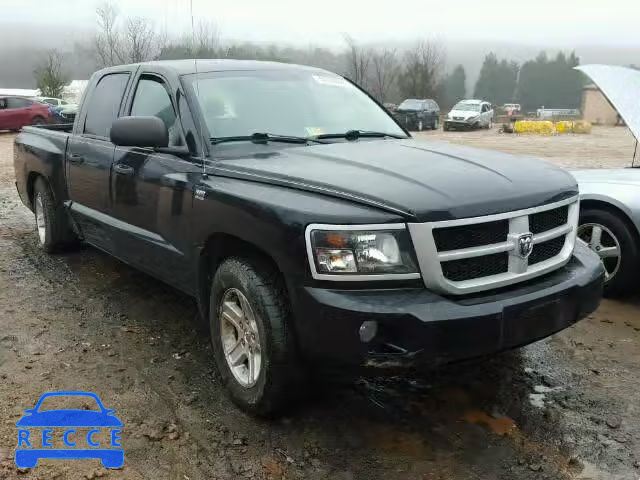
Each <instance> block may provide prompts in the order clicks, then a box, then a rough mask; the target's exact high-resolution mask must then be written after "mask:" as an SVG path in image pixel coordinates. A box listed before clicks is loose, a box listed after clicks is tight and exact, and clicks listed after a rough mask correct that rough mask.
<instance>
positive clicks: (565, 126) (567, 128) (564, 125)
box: [556, 120, 574, 134]
mask: <svg viewBox="0 0 640 480" xmlns="http://www.w3.org/2000/svg"><path fill="white" fill-rule="evenodd" d="M573 124H574V122H572V121H569V120H562V121H560V122H556V133H560V134H562V133H573Z"/></svg>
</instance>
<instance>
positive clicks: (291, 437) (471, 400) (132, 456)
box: [0, 129, 640, 480]
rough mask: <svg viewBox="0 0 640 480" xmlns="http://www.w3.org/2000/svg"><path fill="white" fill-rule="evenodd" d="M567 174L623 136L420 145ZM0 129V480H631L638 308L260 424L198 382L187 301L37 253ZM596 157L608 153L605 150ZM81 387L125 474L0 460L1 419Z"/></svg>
mask: <svg viewBox="0 0 640 480" xmlns="http://www.w3.org/2000/svg"><path fill="white" fill-rule="evenodd" d="M420 136H421V137H425V138H432V137H433V138H436V137H437V138H441V139H447V140H451V141H455V142H462V143H468V144H471V145H476V146H480V147H491V148H497V149H502V150H506V151H510V152H521V153H531V154H535V155H538V156H543V157H546V158H548V159H551V160H552V161H557V162H559V163H562V164H564V165H570V166H591V167H600V166H604V165H610V166H623V165H627V164H628V163H629V160H630V156H631V152H630V151H629V150H630V149H631V148H632V141H631V138H630V136H629V135H628V134H627V133H626V131H625V130H624V129H595V130H594V133H593V134H592V135H589V136H580V137H578V136H575V137H574V136H567V137H549V138H534V137H516V136H507V135H499V134H497V132H495V131H492V132H486V131H484V132H470V133H466V132H465V133H446V134H445V133H443V132H428V133H424V134H421V135H420ZM12 140H13V136H12V135H9V134H0V478H20V479H32V478H33V479H35V478H39V479H50V478H55V479H67V478H68V479H77V478H97V477H101V476H106V478H112V479H125V478H126V479H141V478H145V479H147V478H148V479H165V478H166V479H179V480H195V479H214V478H218V479H235V478H255V479H281V478H282V479H302V478H308V479H325V478H330V479H337V480H340V479H344V480H348V479H367V480H377V479H385V480H388V479H394V480H395V479H399V480H403V479H419V480H444V479H474V480H476V479H483V480H485V479H486V480H495V479H504V480H506V479H510V480H511V479H517V480H524V479H573V478H576V479H593V480H596V479H603V480H604V479H607V480H610V479H614V480H616V479H632V478H633V479H635V478H637V477H638V475H639V470H638V467H640V463H639V462H640V451H639V450H638V448H639V447H640V441H639V438H640V437H639V434H640V421H639V420H638V418H640V387H638V385H639V384H640V382H639V380H640V371H639V370H638V359H639V358H640V347H639V340H640V315H639V314H638V313H639V312H640V299H638V298H634V299H628V300H626V301H624V302H619V301H609V300H607V301H604V302H603V304H602V306H601V308H600V309H599V310H598V312H597V313H596V314H594V315H592V316H591V317H590V318H588V319H585V320H584V321H582V322H580V323H579V324H577V325H575V326H574V327H572V328H570V329H568V330H566V331H564V332H562V333H561V334H558V335H555V336H553V337H551V338H549V339H546V340H544V341H541V342H538V343H536V344H534V345H531V346H529V347H526V348H524V349H522V350H520V351H517V352H510V353H507V354H504V355H500V356H498V357H496V358H493V359H491V360H487V361H484V362H479V363H473V364H463V365H457V366H453V367H449V368H446V369H441V370H439V371H438V372H436V373H431V374H427V373H425V374H423V375H422V376H420V377H415V378H396V379H388V380H384V381H382V380H376V379H371V378H360V379H358V380H357V381H354V382H342V383H339V384H337V383H335V382H334V383H330V382H328V381H322V380H321V379H315V378H314V379H311V381H310V385H311V389H310V394H309V395H308V396H309V397H310V398H309V400H308V402H307V403H306V404H304V405H301V406H300V407H298V408H297V409H295V410H292V411H291V412H290V414H289V415H288V416H286V417H284V418H282V419H279V420H276V421H272V422H267V421H259V420H255V419H252V418H249V417H247V416H245V415H243V414H242V413H240V412H238V411H237V410H236V409H235V408H234V407H233V406H232V405H231V403H230V402H229V401H228V400H227V399H226V397H225V396H224V392H223V391H222V388H221V387H220V386H219V384H218V383H217V380H216V375H215V372H214V367H213V362H212V358H211V350H210V347H209V343H208V340H207V338H206V331H205V329H204V328H203V327H202V326H201V324H200V322H199V320H198V319H197V315H196V308H195V305H194V303H193V301H192V300H191V299H190V298H188V297H186V296H184V295H182V294H180V293H178V292H176V291H174V290H172V289H171V288H169V287H167V286H165V285H163V284H162V283H160V282H158V281H156V280H154V279H152V278H150V277H147V276H146V275H144V274H142V273H139V272H137V271H135V270H132V269H131V268H129V267H127V266H125V265H123V264H122V263H120V262H118V261H117V260H114V259H113V258H110V257H108V256H107V255H104V254H102V253H100V252H98V251H96V250H94V249H92V248H88V247H87V248H83V249H82V250H81V251H79V252H75V253H68V254H63V255H55V256H47V255H44V254H42V253H40V251H39V250H38V248H37V244H36V237H35V233H34V232H33V230H34V221H33V216H32V214H31V212H29V211H28V210H27V209H26V208H24V207H23V206H22V204H21V203H20V202H19V200H18V197H17V195H16V193H15V189H14V186H13V167H12V164H11V162H12V160H11V159H12ZM609 144H610V145H611V146H609ZM51 390H88V391H93V392H96V393H97V394H98V395H99V396H100V398H101V399H102V400H103V402H104V403H105V405H106V407H107V408H114V409H115V411H116V414H117V416H118V417H119V418H120V419H121V420H122V421H123V423H124V428H123V434H122V437H123V438H122V443H123V446H124V449H125V465H124V467H123V468H122V469H120V470H106V469H104V468H102V467H101V466H100V463H99V462H98V461H94V460H84V461H80V460H75V461H60V460H57V461H56V460H48V461H47V460H41V461H40V463H39V464H38V466H37V467H36V468H34V469H31V470H24V471H18V470H17V469H16V468H15V465H14V463H13V453H14V449H15V447H16V445H17V432H16V427H15V422H16V421H17V420H18V419H19V418H20V417H21V416H22V414H23V409H25V408H31V407H32V406H33V405H34V404H35V402H36V401H37V399H38V398H39V397H40V395H41V394H42V393H43V392H46V391H51Z"/></svg>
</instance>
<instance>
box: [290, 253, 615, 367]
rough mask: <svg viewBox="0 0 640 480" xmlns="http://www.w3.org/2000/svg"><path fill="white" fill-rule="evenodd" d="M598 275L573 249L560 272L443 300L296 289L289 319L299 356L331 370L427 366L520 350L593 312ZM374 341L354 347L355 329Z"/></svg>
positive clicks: (395, 292) (419, 293) (405, 292)
mask: <svg viewBox="0 0 640 480" xmlns="http://www.w3.org/2000/svg"><path fill="white" fill-rule="evenodd" d="M602 284H603V269H602V265H601V264H600V261H599V259H598V257H597V256H596V255H594V254H593V253H592V252H591V251H589V250H588V248H586V247H585V246H584V245H582V244H581V243H580V244H579V245H577V246H576V249H575V253H574V256H573V257H572V259H571V261H570V262H569V263H568V264H567V265H565V266H564V267H562V268H560V269H558V270H556V271H554V272H552V273H550V274H547V275H545V276H543V277H540V278H537V279H533V280H530V281H528V282H523V283H521V284H518V285H514V286H511V287H508V288H505V289H502V290H499V291H494V292H483V293H482V294H474V295H466V296H461V297H444V296H440V295H437V294H435V293H432V292H430V291H428V290H425V289H423V288H411V289H387V290H382V289H377V290H336V289H322V288H312V287H300V288H299V289H298V290H297V291H296V292H295V295H294V314H295V316H296V327H297V335H298V342H299V346H300V349H301V353H302V354H303V355H304V356H305V357H306V358H307V359H308V360H311V361H313V362H315V361H320V362H322V363H324V364H327V363H329V364H335V365H347V364H348V365H369V366H404V365H421V364H422V365H425V366H435V365H439V364H443V363H448V362H452V361H456V360H463V359H467V358H473V357H478V356H483V355H487V354H491V353H496V352H500V351H503V350H508V349H512V348H516V347H519V346H523V345H527V344H529V343H532V342H535V341H536V340H539V339H542V338H545V337H547V336H549V335H551V334H553V333H555V332H558V331H560V330H562V329H564V328H567V327H569V326H570V325H572V324H574V323H575V322H577V321H578V320H580V319H582V318H584V317H585V316H587V315H588V314H589V313H591V312H593V311H594V310H595V309H596V308H597V307H598V305H599V303H600V298H601V296H602ZM366 320H375V321H376V322H377V323H378V334H377V335H376V337H375V338H374V339H373V340H372V341H371V342H369V343H363V342H362V341H361V340H360V336H359V328H360V326H361V325H362V322H364V321H366Z"/></svg>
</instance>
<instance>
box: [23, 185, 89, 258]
mask: <svg viewBox="0 0 640 480" xmlns="http://www.w3.org/2000/svg"><path fill="white" fill-rule="evenodd" d="M38 193H40V194H41V195H42V206H43V208H44V218H45V222H46V224H47V235H46V238H45V243H44V245H42V249H43V250H44V251H45V252H47V253H55V252H58V251H61V250H63V249H68V248H69V247H70V246H72V245H74V244H76V243H77V241H78V238H77V237H76V235H75V233H74V232H73V230H72V229H71V225H70V224H69V217H68V215H67V212H66V211H65V209H64V205H62V204H61V203H58V202H56V201H55V199H54V198H53V194H52V193H51V189H50V188H49V184H48V183H47V182H46V180H45V179H44V178H43V177H38V178H37V179H36V181H35V184H34V188H33V201H32V203H33V205H34V212H35V199H36V195H37V194H38Z"/></svg>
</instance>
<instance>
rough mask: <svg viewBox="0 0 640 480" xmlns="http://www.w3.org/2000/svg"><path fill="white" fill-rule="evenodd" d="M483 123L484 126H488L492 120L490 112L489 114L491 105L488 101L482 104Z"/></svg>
mask: <svg viewBox="0 0 640 480" xmlns="http://www.w3.org/2000/svg"><path fill="white" fill-rule="evenodd" d="M481 112H482V113H481V123H482V125H483V126H485V127H486V126H488V125H489V121H490V114H489V105H488V104H486V103H483V104H482V110H481Z"/></svg>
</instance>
